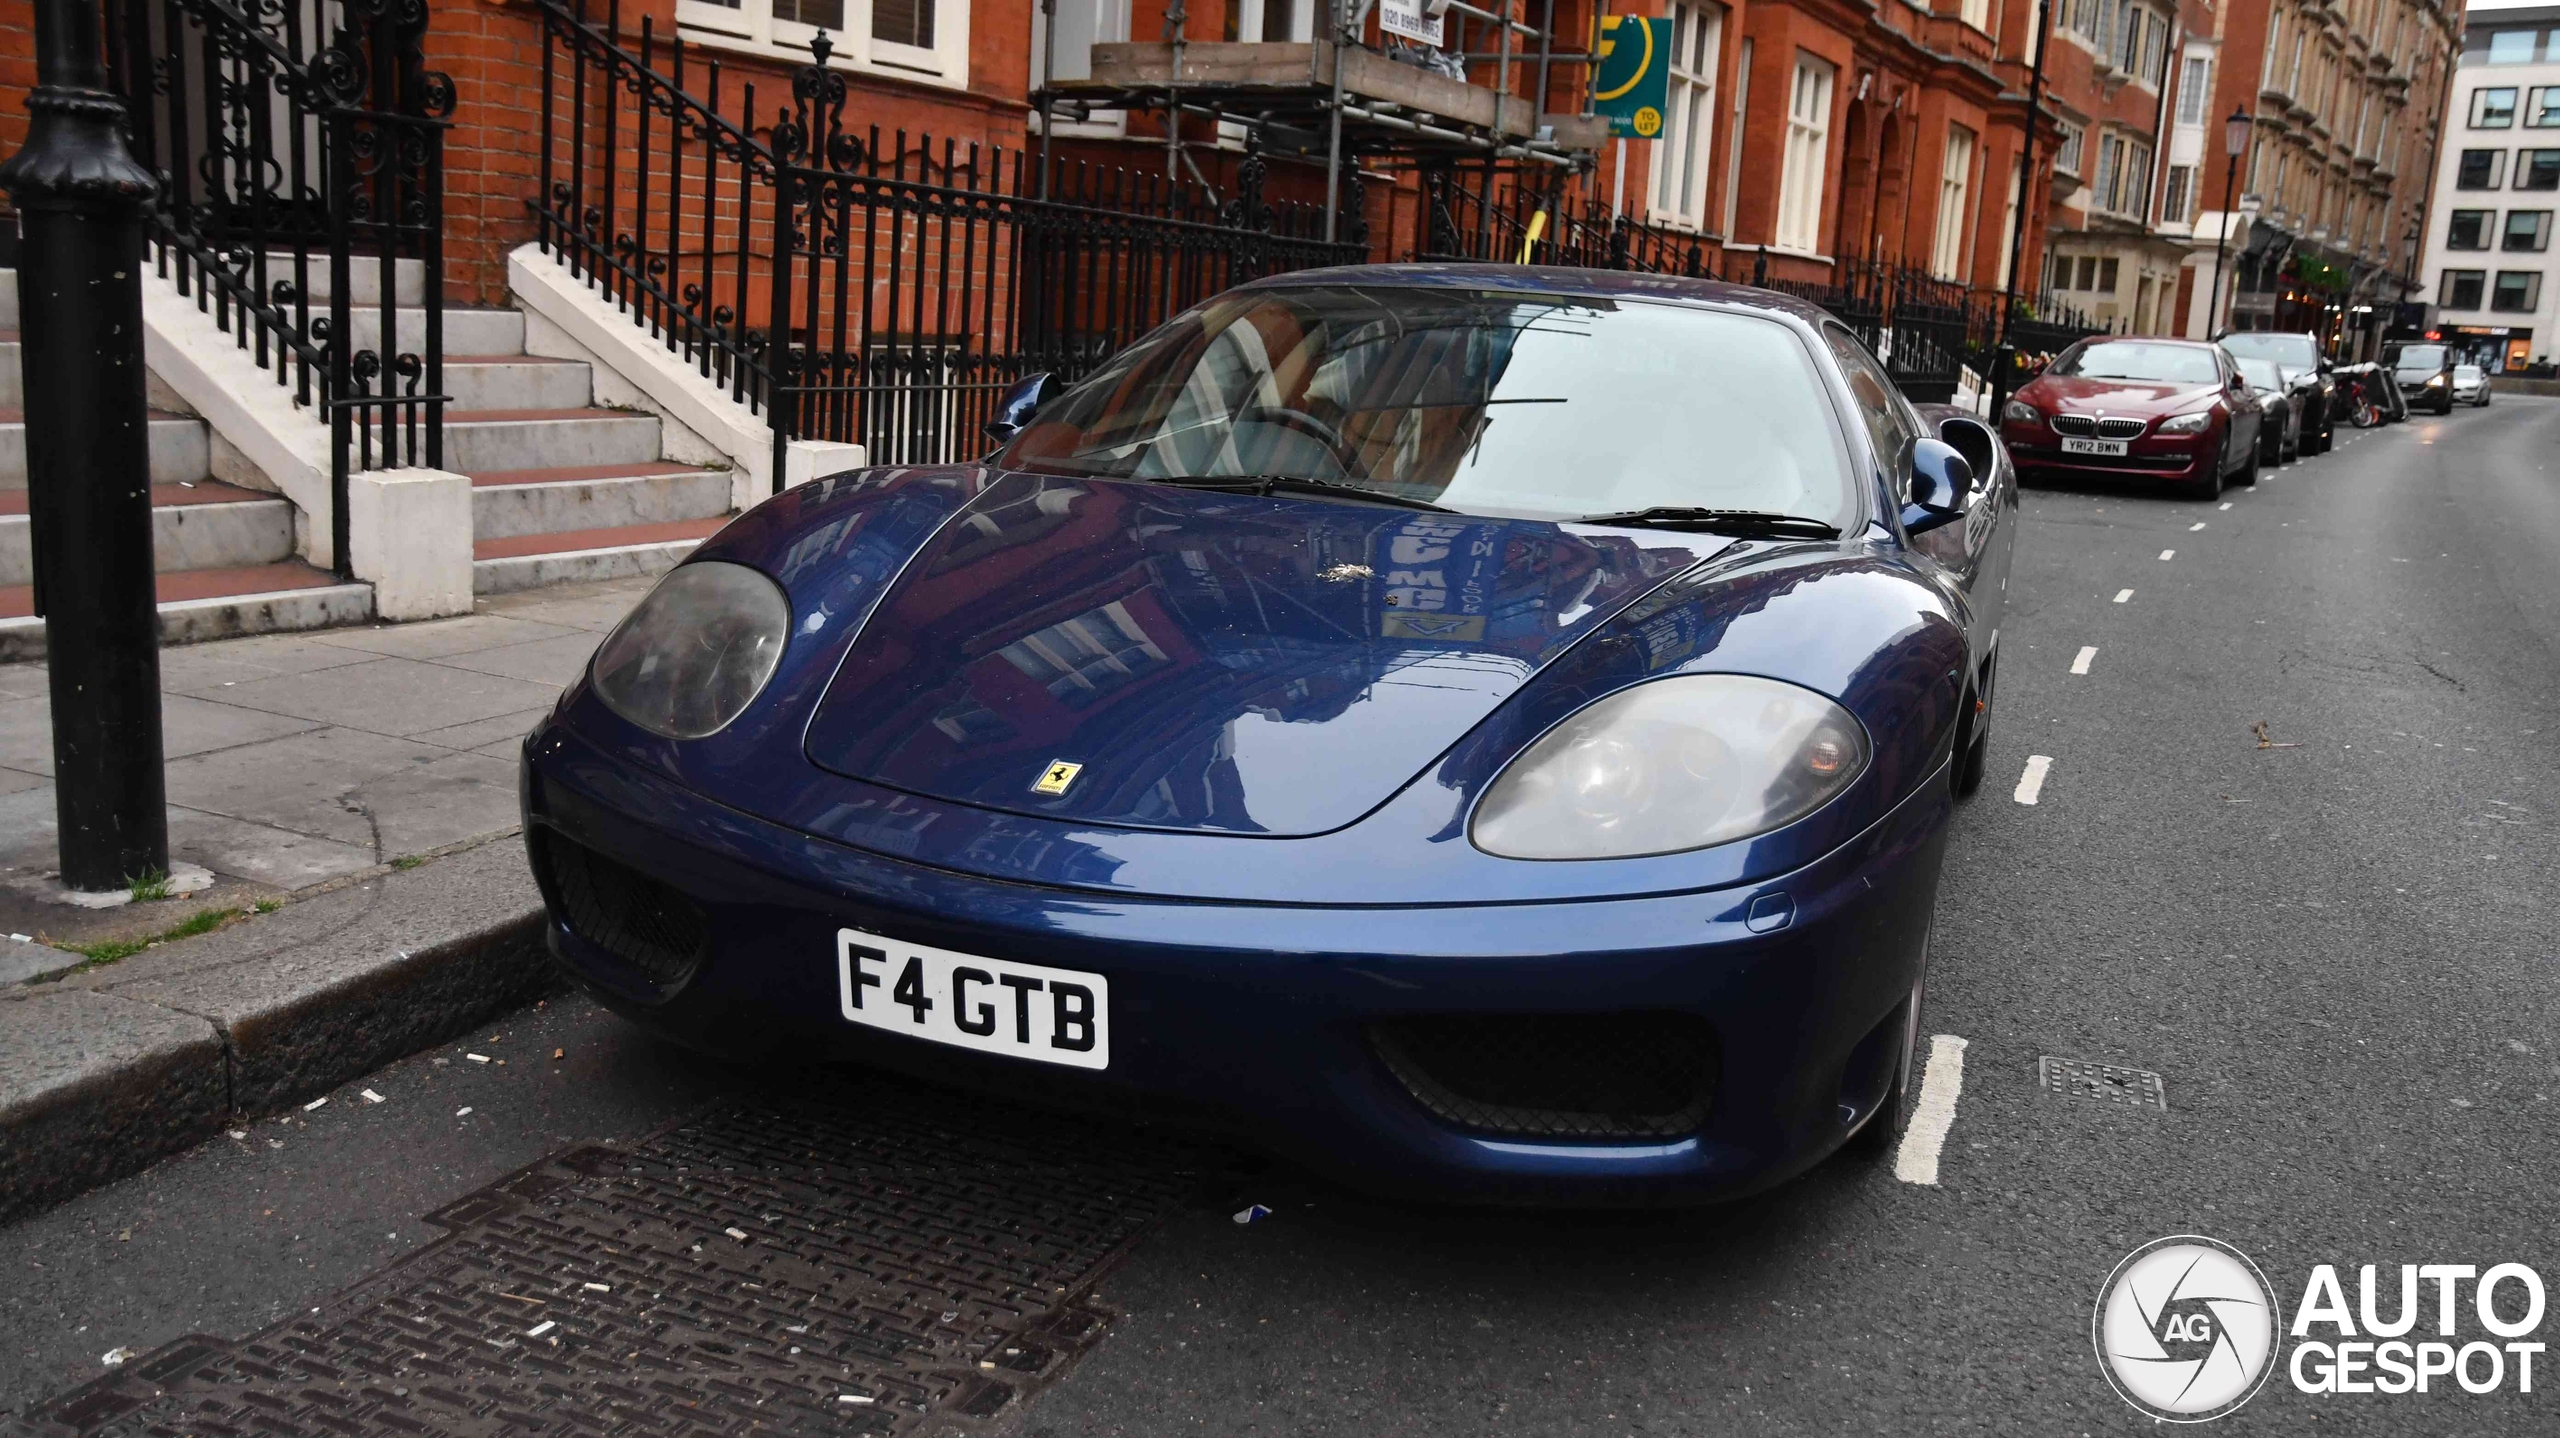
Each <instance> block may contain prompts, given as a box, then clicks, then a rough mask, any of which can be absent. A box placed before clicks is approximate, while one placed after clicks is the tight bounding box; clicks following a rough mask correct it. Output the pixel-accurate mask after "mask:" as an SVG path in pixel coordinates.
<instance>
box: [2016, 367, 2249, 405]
mask: <svg viewBox="0 0 2560 1438" xmlns="http://www.w3.org/2000/svg"><path fill="white" fill-rule="evenodd" d="M2031 388H2032V389H2033V390H2034V391H2035V393H2034V394H2032V395H2029V396H2026V398H2027V400H2028V402H2029V403H2031V404H2036V405H2039V406H2041V407H2042V408H2045V409H2049V410H2055V411H2058V412H2060V413H2063V414H2097V413H2100V412H2104V413H2107V414H2122V415H2160V414H2174V413H2176V412H2177V411H2179V410H2182V409H2185V408H2187V407H2188V406H2189V405H2190V404H2193V403H2195V402H2197V401H2200V400H2207V399H2211V398H2212V397H2213V396H2214V394H2215V393H2216V389H2215V387H2214V386H2212V385H2209V384H2207V385H2192V384H2145V383H2142V382H2141V381H2139V380H2126V379H2083V378H2081V377H2080V376H2078V375H2060V374H2049V375H2045V376H2043V377H2042V378H2040V379H2038V380H2036V381H2035V383H2034V384H2033V385H2032V386H2031Z"/></svg>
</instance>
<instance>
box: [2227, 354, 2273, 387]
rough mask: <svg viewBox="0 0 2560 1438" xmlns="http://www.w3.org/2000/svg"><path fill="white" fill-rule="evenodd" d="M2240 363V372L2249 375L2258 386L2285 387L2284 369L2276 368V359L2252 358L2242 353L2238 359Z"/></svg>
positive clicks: (2251, 380)
mask: <svg viewBox="0 0 2560 1438" xmlns="http://www.w3.org/2000/svg"><path fill="white" fill-rule="evenodd" d="M2238 364H2239V366H2240V373H2241V374H2243V375H2245V376H2247V377H2248V380H2249V383H2250V384H2252V385H2254V386H2256V387H2257V388H2259V389H2282V388H2284V371H2282V370H2280V369H2278V368H2276V362H2275V361H2274V360H2262V359H2252V358H2250V357H2248V356H2247V355H2242V356H2241V357H2240V359H2239V360H2238Z"/></svg>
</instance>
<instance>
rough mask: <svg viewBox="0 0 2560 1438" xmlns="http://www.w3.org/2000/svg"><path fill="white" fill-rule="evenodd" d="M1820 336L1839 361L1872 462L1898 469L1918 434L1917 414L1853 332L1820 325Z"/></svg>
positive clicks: (1889, 469) (1888, 469) (1890, 470)
mask: <svg viewBox="0 0 2560 1438" xmlns="http://www.w3.org/2000/svg"><path fill="white" fill-rule="evenodd" d="M1822 338H1823V342H1824V343H1826V344H1828V345H1830V346H1831V353H1832V356H1833V357H1834V358H1836V359H1838V360H1839V361H1840V374H1841V377H1842V378H1844V379H1846V380H1848V381H1849V393H1850V394H1851V395H1852V396H1854V397H1855V398H1856V400H1857V402H1858V418H1859V419H1860V420H1861V421H1862V422H1864V423H1865V425H1866V427H1867V438H1868V440H1869V442H1871V443H1872V444H1874V445H1875V450H1876V462H1877V463H1878V464H1880V465H1882V466H1884V471H1885V473H1886V474H1888V475H1890V474H1897V473H1900V472H1901V469H1902V464H1903V457H1904V454H1905V452H1906V451H1907V450H1908V449H1909V448H1910V445H1911V442H1912V441H1913V440H1915V439H1918V438H1919V437H1920V435H1921V428H1920V417H1919V416H1918V415H1916V414H1913V413H1912V412H1911V406H1910V405H1909V403H1907V402H1906V401H1905V400H1904V399H1903V398H1902V392H1901V391H1900V390H1898V389H1896V388H1894V385H1893V377H1892V376H1891V375H1888V374H1886V373H1885V370H1884V366H1883V365H1880V364H1878V363H1876V359H1875V356H1873V355H1871V354H1868V353H1867V347H1866V346H1865V345H1862V344H1860V343H1858V337H1857V336H1856V335H1853V334H1851V333H1849V332H1848V331H1847V330H1844V329H1842V328H1840V327H1839V326H1838V325H1824V326H1823V327H1822Z"/></svg>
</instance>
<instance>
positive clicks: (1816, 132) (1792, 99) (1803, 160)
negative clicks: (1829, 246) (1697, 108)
mask: <svg viewBox="0 0 2560 1438" xmlns="http://www.w3.org/2000/svg"><path fill="white" fill-rule="evenodd" d="M1839 75H1840V69H1839V67H1838V66H1836V65H1834V64H1832V63H1831V62H1830V61H1828V60H1825V59H1822V58H1820V57H1818V56H1814V55H1809V54H1806V53H1805V52H1804V51H1802V50H1799V51H1797V52H1796V63H1795V73H1794V75H1793V76H1792V77H1791V79H1792V83H1791V84H1789V86H1788V88H1787V144H1786V156H1785V160H1784V162H1783V167H1782V168H1781V170H1780V172H1779V180H1778V237H1777V243H1776V244H1775V245H1774V246H1772V248H1775V249H1779V250H1784V251H1786V252H1788V253H1790V254H1798V255H1813V254H1819V253H1821V250H1822V202H1823V188H1824V184H1823V182H1824V180H1825V178H1826V177H1827V172H1828V171H1829V170H1830V167H1831V92H1832V89H1833V86H1834V84H1835V83H1836V82H1837V80H1838V79H1839Z"/></svg>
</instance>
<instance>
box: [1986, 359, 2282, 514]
mask: <svg viewBox="0 0 2560 1438" xmlns="http://www.w3.org/2000/svg"><path fill="white" fill-rule="evenodd" d="M2264 418H2265V416H2264V413H2263V411H2262V410H2261V409H2260V408H2259V405H2258V397H2257V393H2256V391H2255V390H2253V389H2252V388H2251V387H2250V384H2249V381H2248V380H2247V379H2246V378H2245V377H2243V376H2242V375H2241V373H2240V367H2239V365H2238V363H2237V362H2235V361H2234V360H2233V359H2232V358H2231V356H2230V355H2229V354H2227V353H2225V352H2224V351H2223V348H2222V346H2220V345H2217V344H2210V343H2206V342H2204V341H2201V340H2173V339H2150V338H2141V339H2135V338H2119V337H2112V336H2099V337H2097V338H2094V339H2085V340H2082V341H2080V342H2079V343H2078V344H2075V345H2073V346H2072V347H2071V348H2069V349H2067V350H2064V351H2063V352H2062V354H2061V355H2060V356H2059V357H2057V358H2056V359H2055V360H2054V362H2053V363H2052V364H2051V365H2050V366H2047V367H2046V369H2045V372H2044V373H2043V374H2040V375H2038V376H2036V378H2035V379H2034V381H2032V382H2031V383H2029V384H2028V385H2027V387H2026V388H2024V389H2022V390H2019V391H2018V393H2017V396H2016V397H2015V398H2013V399H2011V400H2010V401H2009V404H2008V407H2007V408H2006V409H2004V410H2002V411H2001V414H2000V437H2001V438H2002V439H2004V440H2006V441H2008V445H2009V457H2010V458H2011V459H2012V460H2013V461H2015V463H2016V465H2017V469H2018V476H2019V478H2020V479H2021V480H2024V481H2027V482H2030V483H2032V482H2033V481H2035V480H2038V479H2046V478H2056V479H2058V478H2075V479H2089V478H2098V477H2105V478H2125V477H2133V478H2142V479H2154V480H2158V481H2160V482H2162V483H2163V484H2165V485H2167V486H2168V487H2169V488H2170V490H2171V491H2172V492H2173V493H2176V494H2178V495H2179V496H2180V497H2182V498H2188V499H2211V498H2213V497H2214V496H2216V495H2218V494H2220V493H2222V482H2223V480H2224V478H2225V477H2226V476H2228V477H2229V478H2230V479H2231V481H2232V482H2233V483H2235V484H2255V483H2257V482H2258V431H2259V428H2260V427H2261V425H2262V424H2263V423H2264Z"/></svg>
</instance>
